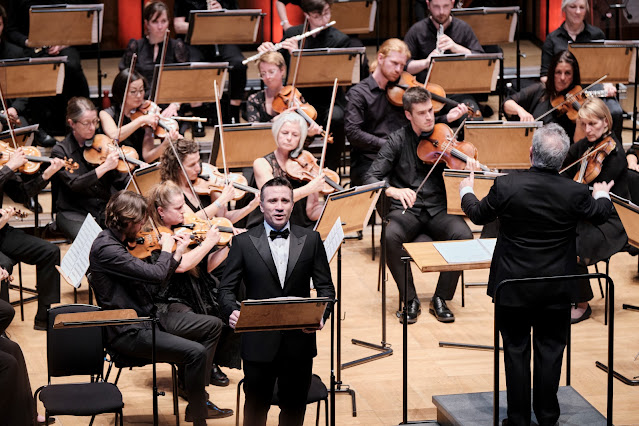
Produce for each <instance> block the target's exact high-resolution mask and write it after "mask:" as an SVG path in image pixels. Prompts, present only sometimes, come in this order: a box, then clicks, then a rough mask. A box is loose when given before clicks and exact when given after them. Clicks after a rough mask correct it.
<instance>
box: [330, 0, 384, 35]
mask: <svg viewBox="0 0 639 426" xmlns="http://www.w3.org/2000/svg"><path fill="white" fill-rule="evenodd" d="M377 6H378V5H377V0H338V1H336V2H334V3H333V4H332V5H331V17H332V19H333V20H335V22H336V24H335V28H337V29H338V30H340V31H341V32H343V33H344V34H368V33H371V32H373V30H374V29H375V15H376V14H377Z"/></svg>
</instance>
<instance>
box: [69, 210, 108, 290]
mask: <svg viewBox="0 0 639 426" xmlns="http://www.w3.org/2000/svg"><path fill="white" fill-rule="evenodd" d="M101 231H102V228H100V225H98V223H97V222H96V221H95V219H94V218H93V216H91V215H90V214H87V217H86V219H84V223H82V227H81V228H80V232H78V236H77V237H76V238H75V241H73V244H71V247H70V248H69V250H68V251H67V254H66V255H65V256H64V258H63V259H62V261H61V262H60V269H59V271H60V274H61V275H62V277H63V278H64V279H65V280H66V281H67V282H68V283H69V284H71V285H72V286H74V287H75V288H78V287H80V284H81V282H82V277H84V274H85V273H86V272H87V269H88V268H89V251H90V250H91V245H92V244H93V240H95V238H96V237H97V236H98V234H99V233H100V232H101Z"/></svg>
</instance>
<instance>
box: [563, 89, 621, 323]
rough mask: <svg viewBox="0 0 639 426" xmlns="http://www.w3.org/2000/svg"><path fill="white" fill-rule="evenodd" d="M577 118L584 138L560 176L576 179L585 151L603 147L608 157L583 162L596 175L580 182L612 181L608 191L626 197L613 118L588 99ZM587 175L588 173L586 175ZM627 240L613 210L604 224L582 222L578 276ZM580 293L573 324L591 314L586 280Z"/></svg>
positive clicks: (599, 102)
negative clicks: (593, 169) (613, 130)
mask: <svg viewBox="0 0 639 426" xmlns="http://www.w3.org/2000/svg"><path fill="white" fill-rule="evenodd" d="M579 118H580V119H581V125H582V126H583V129H584V133H585V135H586V137H585V138H584V139H581V140H580V141H578V142H576V143H574V144H573V145H572V146H571V147H570V149H569V150H568V154H567V155H566V159H565V160H564V166H563V167H564V168H566V167H568V166H570V165H572V166H571V167H569V168H568V169H566V170H565V171H564V172H563V173H562V174H563V175H564V176H565V177H567V178H570V179H575V177H576V175H578V172H579V169H580V167H581V163H582V162H581V161H579V162H577V163H576V164H573V163H575V161H577V160H579V159H581V158H583V157H584V155H585V154H587V153H588V152H590V151H592V150H594V149H597V148H602V149H601V151H603V152H605V153H607V154H605V155H604V154H602V155H601V157H598V155H597V154H595V155H591V156H589V157H587V158H586V159H585V163H584V165H585V166H587V169H588V171H590V169H591V168H593V167H594V168H596V170H598V173H595V174H594V175H596V176H595V177H592V176H593V175H590V176H591V177H590V178H588V179H586V180H583V181H582V183H586V184H588V185H592V184H593V183H596V182H610V183H612V182H614V185H613V186H612V188H611V189H610V192H612V193H614V194H616V195H618V196H620V197H623V198H626V199H627V198H629V195H630V193H629V192H628V163H627V162H626V156H625V153H624V151H623V147H622V144H621V143H620V142H619V140H618V139H617V137H616V135H615V134H614V132H611V123H612V117H611V116H610V111H608V108H607V107H606V104H605V103H604V102H603V101H602V100H601V99H597V98H593V99H588V100H587V101H586V102H584V104H583V105H582V107H581V108H580V109H579ZM613 145H614V147H613ZM608 152H609V153H608ZM601 158H603V160H601ZM588 175H589V174H588V173H587V174H586V176H588ZM627 241H628V237H627V236H626V232H625V230H624V228H623V225H622V224H621V220H620V219H619V216H618V215H617V213H616V212H615V211H613V212H612V214H611V215H610V218H609V219H608V220H607V221H606V222H605V223H604V224H603V225H599V226H594V225H592V224H591V223H589V222H581V223H580V224H579V226H578V227H577V256H578V260H577V273H579V274H582V273H583V274H586V273H588V272H587V271H588V265H594V264H596V263H597V262H600V261H602V260H605V259H607V258H609V257H610V256H612V255H613V254H615V253H617V252H618V251H622V250H623V249H624V247H625V246H626V243H627ZM580 294H581V295H582V299H581V303H579V304H578V305H577V306H576V307H575V308H574V309H573V310H572V312H571V318H572V323H573V324H574V323H577V322H580V321H583V320H585V319H587V318H589V317H590V315H591V313H592V309H591V308H590V306H589V304H588V303H587V301H588V300H590V299H592V297H593V294H592V289H591V288H590V282H589V281H588V280H586V281H585V282H584V283H583V284H582V285H581V293H580Z"/></svg>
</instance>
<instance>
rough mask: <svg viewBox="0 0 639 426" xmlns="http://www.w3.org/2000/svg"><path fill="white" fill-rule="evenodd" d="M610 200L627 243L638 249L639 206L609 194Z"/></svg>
mask: <svg viewBox="0 0 639 426" xmlns="http://www.w3.org/2000/svg"><path fill="white" fill-rule="evenodd" d="M610 199H611V200H612V202H613V203H614V205H615V210H617V214H618V215H619V219H621V224H622V225H623V227H624V229H625V230H626V235H628V243H629V244H630V245H631V246H634V247H638V248H639V206H637V205H636V204H634V203H632V202H631V201H630V200H626V199H625V198H621V197H619V196H617V195H615V194H610Z"/></svg>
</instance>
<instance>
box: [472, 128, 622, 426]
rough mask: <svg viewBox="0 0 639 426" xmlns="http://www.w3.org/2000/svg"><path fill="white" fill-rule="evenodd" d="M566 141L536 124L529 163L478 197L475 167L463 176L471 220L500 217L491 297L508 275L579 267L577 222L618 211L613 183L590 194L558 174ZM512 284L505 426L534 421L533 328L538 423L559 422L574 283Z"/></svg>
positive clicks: (503, 326) (503, 309)
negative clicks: (612, 199) (611, 192)
mask: <svg viewBox="0 0 639 426" xmlns="http://www.w3.org/2000/svg"><path fill="white" fill-rule="evenodd" d="M569 145H570V141H569V139H568V136H567V135H566V132H565V131H564V130H563V129H562V128H561V127H560V126H559V125H557V124H548V125H546V126H545V127H543V128H541V129H539V130H536V131H535V134H534V136H533V145H532V147H531V150H530V161H531V164H532V167H531V168H530V169H529V170H527V171H523V172H516V173H510V174H508V175H506V176H501V177H498V178H497V179H495V183H494V185H493V186H492V188H491V189H490V192H489V194H488V196H486V198H484V199H483V200H481V201H478V200H477V197H476V196H475V194H474V193H473V174H472V173H471V176H470V177H469V178H466V179H464V180H463V181H462V182H461V183H460V196H461V197H462V208H463V210H464V212H465V213H466V214H467V215H468V217H469V218H470V219H471V220H472V221H473V222H474V223H477V224H485V223H487V222H489V221H492V220H494V219H495V218H499V220H500V223H501V226H500V229H499V236H498V237H497V245H496V247H495V253H494V255H493V262H492V264H491V267H490V278H489V280H488V295H489V296H492V297H494V295H495V286H496V285H497V284H498V283H500V282H501V281H502V280H505V279H511V278H529V277H550V276H556V275H566V274H575V273H576V265H575V258H576V256H577V253H576V229H577V223H578V222H579V221H580V220H588V221H590V222H592V223H594V224H601V223H603V222H605V221H606V220H607V218H608V216H609V215H610V213H611V212H612V211H613V207H612V203H611V202H610V197H609V195H608V192H609V190H610V188H611V187H612V185H613V182H609V183H605V182H599V183H595V184H594V185H593V187H594V190H593V192H592V196H591V195H590V193H589V190H588V187H587V186H586V185H580V184H577V183H575V182H573V181H572V180H571V179H565V178H563V177H562V176H560V175H559V173H558V170H559V169H560V167H561V165H562V162H563V159H564V157H565V156H566V153H567V152H568V147H569ZM566 284H567V285H570V283H566ZM573 284H574V283H573ZM514 286H516V285H515V284H513V285H511V286H510V287H511V289H510V291H509V290H508V289H504V290H503V293H501V294H502V295H503V296H504V297H503V298H502V299H501V300H502V301H503V302H502V303H501V304H500V305H498V306H497V307H496V308H497V309H496V315H497V321H498V325H499V329H500V331H501V335H502V338H503V341H504V359H505V365H506V386H507V397H508V425H509V426H512V425H529V424H530V330H531V327H532V329H533V345H534V347H535V360H534V364H535V365H534V376H533V389H534V390H533V407H534V410H535V415H536V417H537V422H538V423H539V424H540V425H554V424H556V422H557V420H558V418H559V411H560V410H559V402H558V400H557V389H558V387H559V377H560V375H561V362H562V355H563V351H564V347H565V346H566V337H567V333H568V328H569V327H570V305H569V300H574V299H573V294H574V293H575V290H576V289H575V290H573V289H570V290H567V291H563V290H561V288H565V286H564V287H558V284H557V283H556V282H554V283H539V284H538V285H536V286H534V287H521V286H518V287H517V288H512V287H514ZM573 287H574V285H573ZM515 290H516V292H515ZM506 292H508V293H506ZM566 293H567V294H566ZM576 293H578V291H576ZM505 423H506V422H504V424H505Z"/></svg>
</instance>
